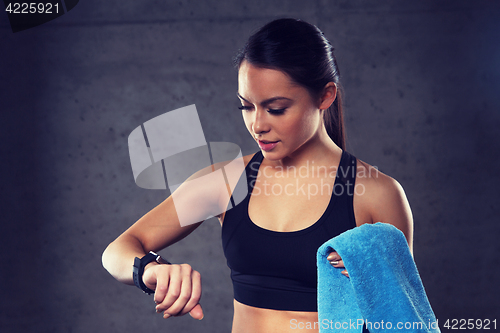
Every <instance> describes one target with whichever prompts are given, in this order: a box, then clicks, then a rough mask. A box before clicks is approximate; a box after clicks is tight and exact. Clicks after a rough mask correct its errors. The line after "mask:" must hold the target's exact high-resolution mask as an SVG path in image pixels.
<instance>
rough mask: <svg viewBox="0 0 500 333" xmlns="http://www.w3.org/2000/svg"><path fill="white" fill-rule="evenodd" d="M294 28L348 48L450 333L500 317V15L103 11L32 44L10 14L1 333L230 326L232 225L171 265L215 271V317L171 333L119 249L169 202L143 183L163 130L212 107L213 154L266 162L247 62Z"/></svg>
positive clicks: (371, 147)
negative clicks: (143, 139) (306, 28)
mask: <svg viewBox="0 0 500 333" xmlns="http://www.w3.org/2000/svg"><path fill="white" fill-rule="evenodd" d="M278 17H296V18H302V19H305V20H306V21H309V22H311V23H313V24H316V25H318V26H319V27H320V28H321V29H322V30H323V31H324V32H325V34H326V36H327V37H328V38H329V39H330V40H331V41H332V43H333V44H334V46H335V48H336V50H337V60H338V63H339V67H340V71H341V75H342V79H341V80H342V84H343V86H344V89H345V92H346V99H345V107H346V126H347V131H348V150H349V151H350V152H351V153H353V154H354V155H355V156H357V157H358V158H360V159H362V160H364V161H366V162H367V163H370V164H372V165H376V166H378V167H379V168H380V170H381V171H383V172H385V173H387V174H389V175H391V176H392V177H394V178H396V179H397V180H398V181H399V182H400V183H401V184H402V185H403V187H404V188H405V190H406V194H407V196H408V199H409V201H410V204H411V206H412V209H413V214H414V219H415V244H414V252H415V260H416V262H417V265H418V268H419V271H420V274H421V277H422V280H423V283H424V285H425V287H426V290H427V293H428V297H429V299H430V302H431V304H432V306H433V308H434V311H435V313H436V316H437V317H438V319H439V323H440V325H443V324H444V323H445V322H446V320H447V319H452V318H456V319H491V320H493V319H497V321H499V320H500V316H499V313H500V311H499V309H500V301H499V296H500V293H499V287H498V281H499V280H498V276H499V273H500V269H499V267H500V263H499V253H500V249H499V247H500V246H499V244H500V242H499V241H498V238H499V234H500V232H499V229H500V227H499V218H498V215H499V214H500V208H499V206H498V201H499V200H498V199H499V195H498V187H499V185H500V181H499V171H498V170H499V169H500V160H499V159H498V156H497V155H498V153H499V151H500V150H499V148H500V140H499V139H500V138H499V131H498V128H499V126H500V97H499V96H500V94H499V90H500V89H499V88H500V5H499V1H493V0H490V1H487V0H479V1H459V0H453V1H451V0H450V1H400V0H391V1H378V0H356V1H353V0H343V1H337V0H336V1H327V0H318V1H301V0H296V1H284V0H254V1H246V2H243V1H238V2H237V1H233V2H226V1H217V0H208V1H168V0H167V1H129V0H119V1H118V0H110V1H104V2H103V1H90V0H87V1H80V3H79V4H78V5H77V6H76V7H75V8H74V9H73V10H72V11H71V12H69V13H68V14H66V15H64V16H62V17H60V18H58V19H56V20H54V21H51V22H49V23H47V24H44V25H42V26H39V27H35V28H33V29H29V30H26V31H23V32H19V33H15V34H14V33H12V31H11V29H10V27H9V25H8V20H7V15H6V13H5V12H4V13H3V14H1V13H0V111H1V113H0V138H1V140H0V151H1V155H0V156H1V163H0V176H1V185H0V186H1V191H0V193H1V198H0V199H1V201H0V202H1V204H0V205H1V206H0V218H1V224H0V228H1V229H0V235H1V236H0V237H1V242H0V244H1V245H0V255H1V258H2V259H1V263H0V267H1V268H0V272H1V273H0V278H1V280H0V286H1V289H0V331H1V332H2V333H3V332H85V333H88V332H154V331H156V332H160V331H161V332H228V331H229V330H230V327H231V318H232V287H231V283H230V279H229V270H228V268H227V267H226V264H225V259H224V257H223V254H222V250H221V244H220V243H221V242H220V226H219V225H218V223H217V222H216V221H215V220H209V221H207V222H206V223H204V224H203V225H202V226H201V227H200V228H199V229H198V230H197V231H195V233H194V234H192V235H191V236H190V237H188V238H187V239H185V240H184V241H182V242H181V243H179V244H176V245H175V246H173V247H172V248H171V249H167V250H165V251H163V252H162V254H164V255H165V256H166V257H167V258H168V259H169V260H171V261H173V262H188V263H190V264H192V265H193V267H194V268H195V269H197V270H199V271H200V272H201V273H202V277H203V288H204V289H203V298H202V305H203V306H204V309H205V318H204V319H203V320H202V321H201V322H198V321H196V320H194V319H192V318H190V317H189V316H186V317H182V318H171V319H169V320H163V319H161V316H160V315H157V314H155V312H154V303H153V301H152V298H151V297H148V296H146V295H144V294H142V292H140V291H139V290H137V289H136V288H135V287H128V286H125V285H122V284H120V283H118V282H116V281H115V280H114V279H113V278H112V277H111V276H110V275H109V274H108V273H107V272H106V271H105V270H104V269H103V268H102V266H101V253H102V251H103V250H104V248H105V247H106V245H107V244H108V243H109V242H111V241H112V240H113V239H114V238H115V237H116V236H118V235H119V234H120V233H121V232H122V231H123V230H125V229H126V228H127V227H128V226H130V225H131V224H132V223H133V222H135V221H136V220H137V219H138V218H139V217H141V216H142V215H143V214H144V213H146V212H147V211H148V210H149V209H151V208H153V207H154V206H155V205H157V204H158V203H159V202H161V201H162V199H164V198H165V197H166V195H167V194H168V193H166V192H165V191H151V190H144V189H141V188H138V187H137V186H136V185H135V183H134V180H133V177H132V170H131V166H130V160H129V157H128V147H127V137H128V135H129V134H130V132H131V131H132V130H133V129H134V128H136V127H137V126H139V125H140V124H141V123H143V122H144V121H146V120H149V119H151V118H153V117H155V116H157V115H160V114H162V113H164V112H167V111H170V110H174V109H176V108H179V107H183V106H186V105H189V104H193V103H194V104H196V106H197V108H198V112H199V115H200V118H201V122H202V126H203V128H204V131H205V136H206V139H207V141H227V142H233V143H236V144H238V145H239V146H240V147H241V148H242V150H243V152H244V153H245V154H248V153H252V152H255V151H256V150H257V149H258V148H257V146H256V145H255V144H254V143H253V140H252V139H251V138H250V136H249V135H248V134H247V131H246V129H245V127H244V125H243V121H242V118H241V114H240V112H239V110H237V109H236V107H237V106H238V100H237V98H236V96H235V94H236V89H237V85H236V82H237V81H236V80H237V77H236V71H235V70H234V69H233V68H232V65H231V59H232V57H233V55H234V54H235V52H236V50H237V49H238V48H239V47H241V46H242V45H243V43H244V42H245V40H246V38H247V37H248V36H249V35H250V33H251V32H252V31H254V30H255V29H257V28H259V27H260V26H262V25H263V24H265V23H267V22H268V21H270V20H272V19H274V18H278ZM396 306H397V305H396ZM497 324H500V322H499V323H497ZM443 331H447V330H443ZM469 331H473V330H469Z"/></svg>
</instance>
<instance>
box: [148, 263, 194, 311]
mask: <svg viewBox="0 0 500 333" xmlns="http://www.w3.org/2000/svg"><path fill="white" fill-rule="evenodd" d="M142 280H143V281H144V284H145V285H146V286H147V287H148V288H150V289H152V290H155V295H154V301H155V303H156V312H158V313H161V312H163V318H168V317H171V316H183V315H185V314H186V313H189V314H190V315H191V317H193V318H195V319H198V320H201V319H203V310H202V308H201V305H200V304H199V301H200V298H201V276H200V273H199V272H197V271H195V270H194V269H192V268H191V266H190V265H188V264H182V265H159V264H157V263H151V264H149V265H147V266H146V267H145V270H144V275H143V277H142Z"/></svg>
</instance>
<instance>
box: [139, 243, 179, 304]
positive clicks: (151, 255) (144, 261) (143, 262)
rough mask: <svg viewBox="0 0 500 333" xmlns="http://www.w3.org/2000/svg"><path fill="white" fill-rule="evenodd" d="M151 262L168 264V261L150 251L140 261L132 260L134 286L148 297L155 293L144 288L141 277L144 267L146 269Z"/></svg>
mask: <svg viewBox="0 0 500 333" xmlns="http://www.w3.org/2000/svg"><path fill="white" fill-rule="evenodd" d="M153 261H156V262H158V263H159V264H161V263H167V264H170V263H169V262H168V261H166V260H162V258H161V257H160V255H158V254H156V253H154V252H153V251H150V252H149V253H148V254H146V255H145V256H144V257H142V258H141V259H139V258H137V257H135V259H134V268H133V278H134V284H135V285H136V286H137V288H139V289H141V290H142V291H144V292H145V293H146V294H148V295H151V294H154V292H155V291H154V290H151V289H149V288H148V287H146V285H145V284H144V282H143V281H142V275H143V274H144V267H146V265H147V264H149V263H150V262H153Z"/></svg>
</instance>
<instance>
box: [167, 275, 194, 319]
mask: <svg viewBox="0 0 500 333" xmlns="http://www.w3.org/2000/svg"><path fill="white" fill-rule="evenodd" d="M191 274H192V269H191V266H189V265H185V266H184V265H181V281H180V289H179V290H180V292H179V293H175V294H174V295H175V296H176V299H175V301H174V302H173V304H172V305H170V306H169V307H168V308H167V309H166V310H165V311H164V312H165V314H168V315H170V316H178V315H180V314H181V311H182V309H183V308H184V307H185V306H186V304H187V303H188V301H189V300H190V299H191V294H192V281H191ZM169 294H170V290H169V292H168V293H167V297H166V298H169ZM194 305H196V304H193V306H194Z"/></svg>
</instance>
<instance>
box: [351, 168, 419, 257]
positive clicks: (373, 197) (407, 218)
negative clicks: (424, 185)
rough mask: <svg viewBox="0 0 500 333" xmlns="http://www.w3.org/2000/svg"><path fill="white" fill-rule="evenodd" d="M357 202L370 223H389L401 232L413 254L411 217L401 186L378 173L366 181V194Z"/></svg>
mask: <svg viewBox="0 0 500 333" xmlns="http://www.w3.org/2000/svg"><path fill="white" fill-rule="evenodd" d="M359 201H361V202H360V203H362V204H363V207H364V208H365V209H366V210H367V213H368V214H369V216H370V217H371V221H369V222H370V223H376V222H383V223H389V224H392V225H393V226H395V227H396V228H398V229H399V230H401V231H402V232H403V234H404V235H405V237H406V240H407V242H408V246H409V248H410V252H412V253H413V216H412V213H411V209H410V204H409V203H408V199H407V198H406V194H405V192H404V190H403V187H402V186H401V184H399V183H398V182H397V181H396V180H395V179H393V178H391V177H389V176H387V175H384V174H383V173H380V172H379V173H378V175H377V178H372V179H368V180H367V182H366V192H365V193H364V195H363V198H361V200H359ZM360 222H361V223H363V221H360ZM358 225H359V224H358Z"/></svg>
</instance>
